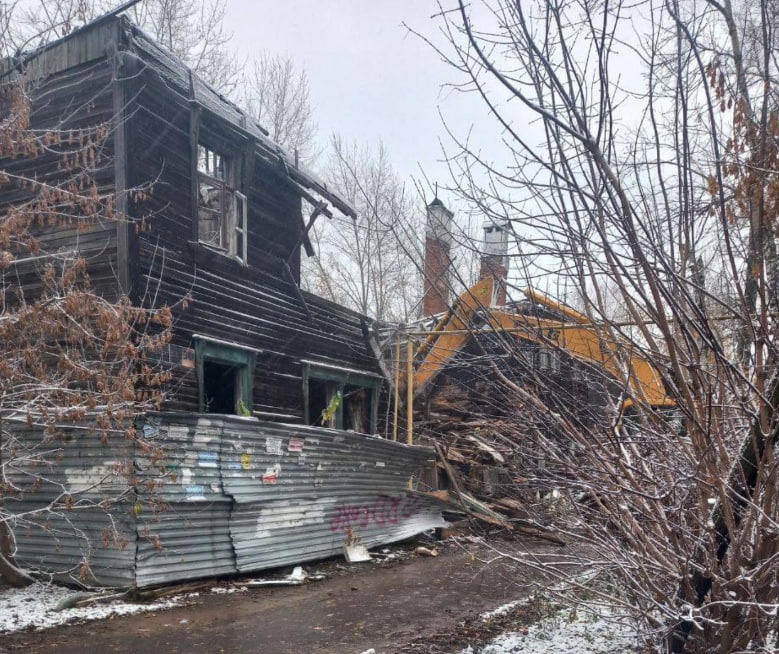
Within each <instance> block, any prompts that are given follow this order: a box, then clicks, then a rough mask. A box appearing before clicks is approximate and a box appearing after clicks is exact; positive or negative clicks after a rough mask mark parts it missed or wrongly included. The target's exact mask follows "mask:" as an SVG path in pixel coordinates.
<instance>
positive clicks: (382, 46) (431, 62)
mask: <svg viewBox="0 0 779 654" xmlns="http://www.w3.org/2000/svg"><path fill="white" fill-rule="evenodd" d="M227 8H228V15H227V19H226V24H227V27H228V29H229V30H231V31H232V32H233V34H234V37H233V38H234V42H233V45H234V47H235V49H236V50H237V51H238V52H240V53H242V54H248V55H251V54H253V53H258V52H261V51H262V50H266V51H268V52H271V53H278V54H283V55H287V56H289V57H291V58H292V60H293V61H294V62H295V63H296V64H297V65H298V66H299V67H302V68H304V69H305V70H306V73H307V75H308V79H309V85H310V92H311V100H312V103H313V105H314V110H315V115H316V121H317V124H318V127H319V135H320V140H323V141H326V140H327V138H328V136H329V134H330V133H332V132H337V133H339V134H340V135H341V136H343V137H344V138H346V139H350V140H357V141H358V142H359V143H360V144H370V145H372V146H375V145H377V144H378V142H379V140H381V141H383V142H384V144H385V146H386V147H387V150H388V151H389V153H390V156H391V157H392V161H393V163H394V165H395V168H396V170H397V171H398V172H399V173H400V174H401V175H403V176H404V177H405V176H408V175H412V174H413V175H415V176H417V177H419V176H420V167H421V169H423V170H424V171H425V173H426V174H427V175H428V176H429V178H430V181H431V182H432V183H434V182H436V181H439V182H440V183H442V184H443V183H445V182H446V181H448V179H447V177H448V174H447V173H446V171H445V168H444V166H443V165H442V164H441V163H440V160H441V148H440V145H439V137H442V135H443V131H444V130H443V127H442V124H441V119H440V117H439V108H440V109H441V110H442V111H443V112H445V114H446V115H447V117H448V120H450V121H452V122H453V123H454V124H456V125H457V126H458V128H459V129H462V130H465V129H467V128H468V125H469V124H471V123H472V122H473V118H472V117H471V116H470V115H469V113H471V112H473V111H479V110H480V109H481V107H479V106H478V105H477V104H476V103H475V102H474V101H472V100H470V101H469V99H468V98H466V99H464V98H462V95H461V94H457V93H454V94H453V93H452V92H451V90H450V89H447V88H445V84H446V83H447V82H451V81H453V80H455V79H457V77H456V75H455V74H454V72H453V70H452V69H451V67H450V66H448V65H447V64H446V63H444V62H443V61H442V59H441V57H440V56H439V55H438V54H437V53H436V52H435V51H434V50H433V49H432V48H431V47H430V46H429V45H427V44H426V43H424V42H423V41H422V40H421V39H420V38H418V37H417V36H415V35H413V34H411V33H409V31H408V29H407V28H406V27H404V26H403V23H404V22H405V23H406V24H407V25H409V26H410V27H412V28H413V29H415V30H417V31H418V32H421V33H423V34H425V35H427V36H429V37H431V38H438V37H437V34H438V32H439V24H440V20H438V19H435V18H431V17H432V16H434V14H436V13H437V12H438V6H437V3H436V2H435V1H431V0H377V1H369V0H326V1H322V0H284V1H283V2H277V1H275V0H260V1H258V0H229V1H228V3H227ZM479 112H480V111H479ZM480 113H481V112H480ZM430 199H432V198H430ZM442 199H444V201H446V198H445V197H444V198H442Z"/></svg>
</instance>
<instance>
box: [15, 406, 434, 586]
mask: <svg viewBox="0 0 779 654" xmlns="http://www.w3.org/2000/svg"><path fill="white" fill-rule="evenodd" d="M5 426H6V428H8V426H9V425H8V423H6V425H5ZM6 431H9V430H8V429H7V430H6ZM138 432H139V439H138V440H137V441H135V440H132V439H128V438H127V437H126V434H125V433H124V432H123V431H116V432H104V433H101V434H95V433H93V432H90V431H89V430H87V429H86V428H84V427H78V426H69V427H67V428H64V429H61V430H58V433H57V435H56V436H52V437H49V438H48V439H47V438H44V437H43V435H42V433H41V431H40V430H38V429H35V428H33V427H30V426H28V425H26V424H22V423H18V424H12V425H11V426H10V436H11V438H10V439H7V440H6V442H4V447H3V450H4V460H5V461H6V462H7V464H8V465H7V468H8V470H7V472H8V479H9V481H10V482H11V483H12V484H13V485H14V487H15V489H16V491H15V492H12V493H11V494H10V495H9V496H8V497H7V498H6V509H8V510H10V511H12V512H13V513H14V514H15V515H16V516H17V520H16V526H15V530H14V531H15V534H16V539H17V547H18V554H17V558H18V560H19V561H20V562H21V563H23V564H25V565H28V566H31V567H39V568H42V569H44V570H48V571H50V572H52V573H55V574H57V575H59V576H70V577H71V578H73V579H80V580H82V581H85V582H86V583H90V584H95V585H119V586H126V585H132V584H134V585H137V586H139V587H143V586H151V585H155V584H161V583H166V582H171V581H179V580H184V579H194V578H199V577H209V576H215V575H225V574H231V573H236V572H249V571H252V570H260V569H264V568H272V567H277V566H282V565H287V564H296V563H302V562H305V561H309V560H314V559H319V558H325V557H328V556H332V555H335V554H338V553H340V552H341V551H342V547H343V543H344V540H345V538H347V536H349V535H352V536H356V537H358V538H359V539H360V542H362V543H363V544H365V545H366V546H368V547H371V546H376V545H379V544H384V543H390V542H394V541H398V540H402V539H404V538H408V537H410V536H413V535H414V534H417V533H420V532H422V531H425V530H426V529H430V528H433V527H436V526H441V525H443V524H444V521H443V519H442V517H441V513H440V508H439V505H438V504H437V502H436V501H435V500H433V499H431V498H428V497H427V496H424V495H420V494H417V493H415V492H412V491H409V490H408V486H409V481H410V480H411V479H412V476H414V475H415V474H416V473H418V471H419V470H420V469H421V468H422V467H423V466H424V465H426V464H427V463H428V462H429V461H431V460H432V452H431V451H430V450H428V449H426V448H418V447H409V446H406V445H403V444H399V443H393V442H391V441H387V440H384V439H380V438H375V437H371V436H365V435H363V434H356V433H352V432H342V431H335V430H330V429H321V428H314V427H305V426H298V425H282V424H276V423H265V422H258V421H257V420H255V419H252V418H238V417H231V416H202V415H196V414H185V413H181V414H172V413H167V414H157V415H149V416H147V417H146V418H145V420H144V421H143V422H142V423H139V424H138ZM141 434H142V435H141ZM50 505H53V506H54V507H55V508H54V510H49V509H47V508H46V507H48V506H50Z"/></svg>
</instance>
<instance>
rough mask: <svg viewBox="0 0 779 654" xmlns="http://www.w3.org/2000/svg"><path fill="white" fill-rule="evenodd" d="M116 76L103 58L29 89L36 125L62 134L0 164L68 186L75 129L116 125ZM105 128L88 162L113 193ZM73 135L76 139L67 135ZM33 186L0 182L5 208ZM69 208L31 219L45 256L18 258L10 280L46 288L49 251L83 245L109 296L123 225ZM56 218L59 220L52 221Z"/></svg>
mask: <svg viewBox="0 0 779 654" xmlns="http://www.w3.org/2000/svg"><path fill="white" fill-rule="evenodd" d="M112 79H113V77H112V71H111V68H110V66H109V65H108V63H107V62H106V60H105V59H101V60H96V61H91V62H89V63H87V64H83V65H81V66H78V67H76V68H71V69H69V70H66V71H60V72H57V73H55V74H52V75H50V76H48V77H47V78H45V79H41V80H39V81H38V82H35V83H33V84H32V85H31V87H30V89H29V95H30V97H31V99H32V103H31V113H30V122H31V127H33V128H34V129H36V130H46V129H48V130H53V131H54V130H56V131H59V133H60V134H61V135H62V137H63V138H62V141H61V142H60V143H59V144H57V143H52V144H51V145H49V146H48V148H47V149H46V151H45V152H44V151H41V153H39V154H38V155H37V156H27V157H17V158H14V159H6V160H4V161H0V168H2V169H3V170H4V171H5V172H7V173H8V174H9V175H11V176H18V177H21V178H25V179H28V180H30V179H35V180H37V181H38V182H39V183H41V184H46V185H50V186H60V185H63V186H64V185H67V184H68V183H69V181H70V178H71V176H72V175H73V173H74V171H76V170H77V169H76V168H74V167H72V166H71V167H68V165H66V164H63V160H64V157H65V156H66V153H70V154H68V155H67V156H68V157H69V158H70V159H73V153H75V152H77V151H78V149H79V144H80V142H81V141H80V136H79V135H78V132H77V131H76V130H79V129H86V128H91V127H95V126H100V125H105V126H109V125H110V124H111V121H112V117H113V85H112ZM106 134H107V136H105V137H104V138H102V139H101V140H100V141H98V142H97V146H96V147H95V148H94V155H95V156H94V159H91V160H89V161H88V165H89V166H90V167H93V168H94V170H93V172H92V173H91V177H92V179H93V180H94V182H95V184H96V186H97V188H98V191H99V193H101V194H110V193H112V192H113V190H114V140H113V137H112V133H111V131H110V130H106ZM71 137H72V142H69V140H70V139H71ZM83 164H84V161H83V160H81V159H79V164H78V165H79V166H80V165H83ZM82 190H83V189H82ZM34 193H37V190H35V189H31V188H30V187H29V186H25V187H21V186H20V185H18V184H16V183H14V182H9V183H8V184H6V185H4V186H3V187H2V188H0V212H2V213H4V212H6V211H7V210H8V208H9V207H10V206H11V205H17V206H18V205H19V204H20V203H22V202H25V201H26V200H29V199H31V198H32V197H33V194H34ZM67 212H68V209H67V207H62V208H61V209H60V216H59V218H55V217H54V216H51V215H42V216H40V218H39V220H37V221H36V222H35V223H34V224H33V225H32V229H33V230H34V232H35V233H36V236H37V238H38V241H39V245H40V252H36V253H32V254H34V255H36V256H41V257H42V258H37V259H35V260H31V261H29V263H20V264H18V265H16V266H15V271H14V275H13V278H14V282H9V283H18V285H19V286H20V287H22V288H24V289H26V291H25V292H26V293H28V294H29V295H35V294H36V293H37V292H38V291H39V290H40V271H41V270H42V267H43V266H44V265H45V263H46V261H47V260H46V259H45V255H46V254H47V253H57V254H66V253H76V252H78V253H79V254H80V255H81V256H82V257H84V258H85V260H86V261H87V264H88V272H89V276H90V279H91V281H92V284H93V287H94V289H95V291H96V292H98V293H99V294H101V295H103V296H104V297H107V298H111V299H112V298H114V297H116V296H117V294H118V286H117V269H118V262H117V249H116V234H117V229H116V227H117V224H116V223H115V222H113V221H111V220H95V219H93V218H87V219H81V220H79V219H77V218H68V217H67V216H66V214H67ZM55 220H57V221H59V224H56V223H54V221H55ZM53 223H54V224H53ZM19 257H20V259H24V258H28V257H27V255H26V254H25V253H24V252H19ZM6 279H7V280H9V279H10V278H8V277H6Z"/></svg>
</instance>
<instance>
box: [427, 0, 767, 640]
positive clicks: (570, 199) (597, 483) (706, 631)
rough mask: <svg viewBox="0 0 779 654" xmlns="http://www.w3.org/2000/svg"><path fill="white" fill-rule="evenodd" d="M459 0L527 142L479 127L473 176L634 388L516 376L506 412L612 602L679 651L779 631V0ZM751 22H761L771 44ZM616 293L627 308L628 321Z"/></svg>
mask: <svg viewBox="0 0 779 654" xmlns="http://www.w3.org/2000/svg"><path fill="white" fill-rule="evenodd" d="M453 4H454V7H453V8H448V7H446V8H445V7H443V6H442V11H441V14H440V21H441V26H442V29H443V34H444V35H445V39H446V41H447V44H446V45H441V46H440V47H439V51H440V52H441V53H442V55H444V56H445V57H447V59H448V60H449V62H450V63H451V64H452V65H453V66H455V67H456V68H457V69H458V70H459V71H460V72H461V73H462V75H463V78H464V80H465V82H464V86H465V87H467V88H469V89H470V90H471V91H473V92H475V93H477V94H478V95H479V96H480V97H481V98H482V100H483V101H484V102H485V103H486V104H487V106H488V107H489V109H490V111H491V115H492V116H493V118H494V120H495V123H496V127H497V128H498V129H499V130H500V131H501V137H502V141H503V143H504V150H503V152H502V153H501V155H502V156H500V157H499V156H498V155H497V153H493V154H492V155H491V157H490V159H489V160H486V159H485V158H483V157H482V156H480V154H479V151H478V150H477V149H476V146H474V145H472V144H471V143H470V142H469V141H465V140H463V141H461V142H459V143H457V144H456V148H455V151H454V153H453V154H452V156H451V158H450V165H451V166H452V168H453V170H454V171H455V173H456V180H457V185H456V188H457V190H459V191H460V192H461V194H462V195H463V197H465V198H468V199H470V200H471V201H477V202H478V203H479V206H481V207H482V209H483V210H484V211H485V213H486V214H487V215H488V216H489V215H494V216H495V217H496V218H503V217H509V218H510V219H511V221H512V226H513V231H514V234H515V235H516V238H517V247H518V250H519V252H521V253H522V258H521V259H520V260H518V261H517V262H516V265H515V266H514V270H518V271H526V273H527V275H528V277H534V276H537V275H539V274H540V273H539V271H542V273H541V274H544V275H547V276H548V275H555V276H558V277H559V278H563V279H565V284H566V286H567V287H568V288H570V289H572V290H574V291H575V292H576V294H577V295H578V296H579V297H580V298H581V306H580V307H579V308H580V310H581V311H582V312H583V313H584V314H585V315H586V316H587V320H588V321H589V323H590V324H591V327H592V329H593V330H596V331H597V333H598V334H599V338H600V339H601V342H602V343H604V344H607V345H608V347H610V348H611V350H612V351H613V356H614V357H615V360H616V361H619V362H620V364H619V366H617V367H616V369H620V370H621V371H622V372H621V373H620V374H618V375H617V376H616V378H613V379H612V380H611V381H610V382H609V383H610V384H611V385H612V387H616V388H617V389H621V397H620V396H619V394H616V395H612V397H611V401H610V403H607V404H606V406H605V407H604V408H603V412H602V415H601V416H600V417H599V419H598V420H594V421H585V422H584V423H583V422H582V421H581V420H579V419H578V416H577V415H576V411H574V409H575V407H572V406H571V404H570V402H568V398H566V397H565V396H564V395H563V394H560V393H557V394H556V393H539V392H538V391H537V389H535V390H534V388H533V387H532V385H526V384H522V383H517V380H515V379H510V378H507V377H506V376H505V375H503V376H501V375H497V374H496V377H495V379H496V383H499V384H501V385H502V386H503V387H504V388H506V389H509V390H510V391H511V392H512V393H513V394H514V395H515V396H516V397H517V398H518V399H517V406H521V407H522V411H521V412H520V414H519V416H518V417H517V421H516V423H515V424H514V426H513V427H512V426H510V425H509V426H508V427H506V429H508V430H513V432H512V433H513V436H512V438H514V441H515V442H517V443H519V442H524V443H530V444H531V447H532V448H533V449H534V450H535V451H536V452H542V453H543V455H544V459H545V474H546V475H547V476H548V477H549V478H550V479H551V480H552V482H553V483H554V484H555V485H557V486H559V487H560V488H562V489H564V490H565V491H566V492H567V494H568V496H569V497H570V499H571V501H572V506H574V507H575V508H576V511H577V512H578V513H579V515H580V517H581V518H582V519H583V520H584V522H583V523H582V525H583V528H584V538H585V540H587V541H588V542H590V543H591V544H593V545H594V546H595V547H596V551H597V552H598V555H597V556H596V557H593V559H592V560H590V561H588V564H590V565H591V566H592V568H593V569H594V570H595V571H596V572H597V573H599V576H601V577H603V578H605V577H609V578H610V579H611V580H612V584H613V585H612V586H610V587H609V589H608V592H604V595H613V597H614V598H616V599H615V600H612V601H617V602H620V603H624V605H625V606H626V607H627V608H629V610H631V611H632V613H633V615H634V617H636V619H637V620H639V621H641V622H642V623H643V624H644V626H645V627H646V628H647V630H648V633H650V634H652V635H653V637H654V638H655V642H656V643H660V642H662V643H664V644H663V645H658V648H662V649H666V650H668V651H674V652H681V651H684V652H723V653H724V652H736V651H758V650H760V651H763V649H761V648H764V649H765V648H770V645H769V642H768V639H769V638H770V634H771V633H772V630H773V633H774V634H775V630H776V628H777V624H776V617H775V616H776V608H777V603H776V591H775V583H776V578H777V572H779V568H778V567H777V560H778V555H779V549H778V548H777V538H776V533H777V526H778V525H779V513H778V510H779V509H778V508H777V493H776V465H775V447H776V436H777V427H778V426H779V421H777V413H776V410H777V407H778V406H779V404H778V403H779V399H778V398H779V375H777V350H776V315H775V314H776V306H777V304H776V300H777V297H776V293H777V283H776V282H777V274H776V269H777V268H776V263H775V261H776V255H775V243H774V238H775V234H776V215H777V207H776V198H777V197H779V194H777V181H776V180H777V179H779V175H778V174H777V173H779V158H777V155H778V153H777V135H779V117H778V115H777V108H776V104H775V101H774V97H775V95H774V91H773V85H774V80H775V79H776V61H775V56H774V53H775V42H774V40H773V39H774V34H773V29H772V22H771V21H770V20H768V18H769V17H770V16H771V15H772V11H773V9H772V7H773V4H772V3H770V2H767V1H761V2H755V3H750V4H749V6H748V7H746V9H745V11H747V13H748V14H749V15H750V16H752V20H750V21H745V20H744V19H743V16H741V17H739V16H738V15H737V14H736V13H735V10H734V7H733V6H732V4H731V2H730V0H724V1H723V2H714V1H713V0H711V1H705V0H704V1H699V2H684V3H682V2H677V1H675V0H666V1H663V2H653V1H648V2H641V3H628V2H620V1H617V2H612V3H606V4H604V3H595V2H579V3H570V2H562V1H558V0H536V1H533V2H521V3H520V2H516V3H514V2H504V1H501V0H494V1H493V0H485V1H484V2H481V3H476V4H468V3H465V2H455V3H453ZM742 9H743V8H742ZM746 24H749V25H752V26H759V29H752V30H751V31H749V33H748V37H749V48H750V55H749V57H746V56H745V52H744V46H743V45H742V44H743V43H744V42H745V41H744V39H745V36H747V34H745V29H744V25H746ZM433 45H434V46H435V44H433ZM614 298H616V299H617V301H618V305H619V306H620V307H621V312H622V318H623V320H622V321H621V322H617V321H615V320H613V319H611V317H612V315H613V313H612V311H611V307H612V306H613V304H614ZM626 323H629V328H630V329H631V331H632V336H633V338H632V339H627V338H625V336H626V333H625V332H626ZM636 349H638V350H639V351H640V352H641V354H642V356H643V357H645V358H646V359H647V360H650V361H651V362H652V363H653V365H654V366H656V367H657V369H659V370H661V371H662V374H663V378H664V383H665V386H666V389H667V393H668V395H669V397H670V398H671V399H672V400H673V402H674V405H675V407H676V411H677V413H678V416H679V420H668V419H667V417H666V416H665V415H664V413H663V412H662V411H659V410H658V409H657V407H656V406H651V405H650V403H649V402H647V399H646V397H644V396H642V393H641V391H640V387H638V388H637V387H635V386H634V385H631V383H630V380H631V378H632V377H633V376H634V374H635V371H634V370H633V369H632V367H631V352H632V351H634V350H636ZM625 400H627V403H626V402H625ZM626 404H627V405H629V406H630V414H631V416H630V420H629V421H628V420H627V418H626V415H625V407H626ZM580 408H581V407H580ZM628 423H629V425H630V426H628ZM774 637H775V636H774Z"/></svg>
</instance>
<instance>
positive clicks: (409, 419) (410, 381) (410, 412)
mask: <svg viewBox="0 0 779 654" xmlns="http://www.w3.org/2000/svg"><path fill="white" fill-rule="evenodd" d="M406 343H407V345H406V348H407V350H406V354H407V357H406V442H407V443H408V444H409V445H413V444H414V344H413V343H412V342H411V336H409V337H408V341H407V342H406Z"/></svg>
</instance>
